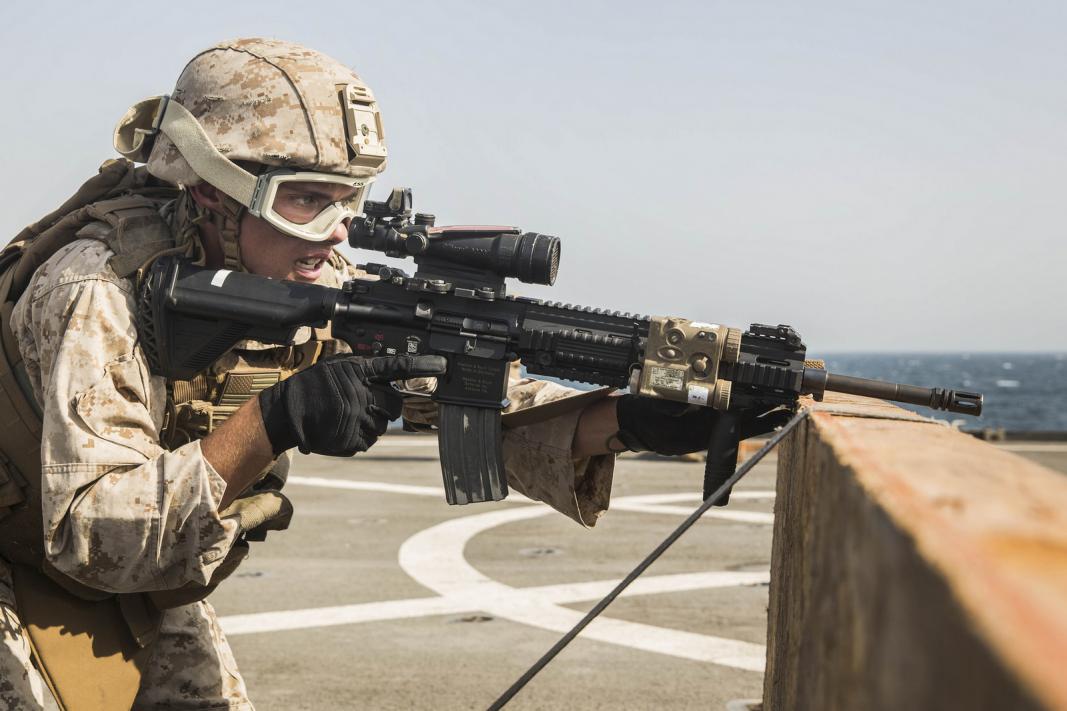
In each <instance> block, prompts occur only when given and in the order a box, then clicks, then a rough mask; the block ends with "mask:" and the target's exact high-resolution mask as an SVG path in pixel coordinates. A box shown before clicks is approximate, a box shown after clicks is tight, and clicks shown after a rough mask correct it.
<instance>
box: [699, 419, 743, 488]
mask: <svg viewBox="0 0 1067 711" xmlns="http://www.w3.org/2000/svg"><path fill="white" fill-rule="evenodd" d="M716 415H717V416H716V418H715V423H714V424H713V425H712V427H711V439H710V441H709V442H708V460H707V462H706V463H705V464H704V500H705V501H706V500H707V498H708V497H709V496H711V495H712V494H714V493H715V490H716V489H718V488H719V487H720V486H722V485H723V484H725V483H726V480H727V479H729V478H730V477H731V476H733V474H734V470H735V469H736V468H737V450H738V447H739V446H740V444H741V433H740V431H739V427H740V420H741V418H740V415H738V413H736V412H730V411H729V410H727V411H724V412H719V413H716ZM728 503H730V492H729V491H727V492H726V494H724V495H723V497H722V498H721V499H719V500H718V501H716V502H715V506H725V505H726V504H728Z"/></svg>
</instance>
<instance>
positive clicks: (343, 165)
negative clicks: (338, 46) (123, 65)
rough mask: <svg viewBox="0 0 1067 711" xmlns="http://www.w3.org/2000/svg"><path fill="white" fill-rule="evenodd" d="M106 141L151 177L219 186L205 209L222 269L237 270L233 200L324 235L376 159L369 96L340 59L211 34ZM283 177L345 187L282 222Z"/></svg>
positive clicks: (368, 178) (361, 193)
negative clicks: (218, 204)
mask: <svg viewBox="0 0 1067 711" xmlns="http://www.w3.org/2000/svg"><path fill="white" fill-rule="evenodd" d="M115 147H116V149H117V150H118V151H119V153H121V154H123V155H124V156H126V157H127V158H129V159H131V160H134V161H138V162H147V169H148V172H149V173H151V174H152V175H154V176H155V177H156V178H159V179H161V180H164V181H166V182H169V183H172V184H174V185H178V186H189V185H196V184H199V183H200V182H204V181H206V182H208V183H210V184H211V185H213V186H215V187H216V188H218V189H219V190H220V191H222V192H223V193H224V194H225V195H226V196H228V198H229V199H227V200H224V203H226V205H225V207H224V214H223V215H221V216H218V215H212V216H211V218H212V219H213V220H214V221H215V222H216V225H217V226H218V227H219V233H220V237H221V240H222V246H223V251H224V253H225V257H226V266H227V267H228V268H231V269H236V268H241V264H240V253H239V250H238V245H237V231H238V225H239V223H240V217H241V215H242V213H243V211H244V210H248V211H250V212H251V213H252V214H253V215H255V216H257V217H262V218H264V219H266V220H267V221H268V222H270V223H271V224H272V225H273V226H274V227H276V228H278V229H279V230H281V231H283V232H286V233H288V234H290V235H293V236H296V237H300V238H302V239H308V240H320V239H326V238H327V236H328V235H329V234H330V233H331V232H332V231H333V229H334V228H335V227H336V225H337V224H338V222H339V221H340V220H341V219H344V218H345V217H348V216H351V215H352V214H355V213H357V212H359V211H360V210H361V209H362V201H363V199H364V197H365V196H366V192H367V187H368V186H369V185H370V183H371V182H372V181H373V179H374V177H375V176H376V175H377V174H378V173H380V172H381V171H382V170H383V169H384V168H385V159H386V149H385V142H384V134H383V130H382V121H381V115H380V113H379V111H378V105H377V102H376V101H375V99H374V96H373V94H372V93H371V91H370V89H369V88H368V87H367V85H366V84H364V83H363V81H362V80H361V79H360V78H359V77H358V76H357V75H356V74H355V73H354V72H353V71H352V70H351V69H349V68H347V67H345V66H344V65H343V64H341V63H340V62H338V61H337V60H335V59H332V58H330V57H328V56H326V55H324V54H322V53H320V52H316V51H314V50H311V49H308V48H306V47H302V46H301V45H298V44H294V43H292V42H285V41H282V40H275V39H261V38H250V39H238V40H233V41H230V42H222V43H220V44H218V45H215V46H214V47H211V48H210V49H207V50H205V51H203V52H201V53H200V54H198V55H196V56H195V57H194V58H193V59H192V60H191V61H190V62H189V63H188V64H187V65H186V67H185V69H184V70H183V71H182V73H181V76H180V77H179V78H178V81H177V84H176V85H175V87H174V92H173V93H172V94H171V95H170V96H157V97H152V98H150V99H146V100H144V101H141V102H139V103H137V104H135V105H134V106H133V107H131V108H130V109H129V111H127V112H126V115H125V116H124V117H123V118H122V120H121V121H119V124H118V126H117V127H116V129H115ZM250 164H251V165H250ZM249 167H251V168H252V170H249V169H248V168H249ZM292 180H301V181H308V180H312V181H314V180H319V181H325V182H334V183H341V184H344V185H348V186H351V187H355V188H357V190H356V191H355V194H354V196H353V197H352V198H350V199H348V200H346V201H344V203H335V204H334V205H332V206H330V207H328V208H327V209H325V210H323V211H322V213H321V214H317V215H315V216H314V218H313V219H312V218H309V219H307V220H306V221H305V220H294V219H288V218H289V217H291V216H286V215H283V214H279V213H277V212H275V211H274V210H273V198H274V195H275V194H276V191H277V189H278V187H279V186H280V185H283V184H284V183H285V182H286V181H292Z"/></svg>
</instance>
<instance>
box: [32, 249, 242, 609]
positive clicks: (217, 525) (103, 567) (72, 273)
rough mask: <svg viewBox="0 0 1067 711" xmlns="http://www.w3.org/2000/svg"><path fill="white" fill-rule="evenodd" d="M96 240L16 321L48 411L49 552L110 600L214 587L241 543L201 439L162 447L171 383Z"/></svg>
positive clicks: (36, 282) (61, 255) (62, 254)
mask: <svg viewBox="0 0 1067 711" xmlns="http://www.w3.org/2000/svg"><path fill="white" fill-rule="evenodd" d="M110 254H111V252H110V251H109V250H108V249H107V248H106V247H105V246H104V245H103V244H102V243H99V242H95V241H77V242H74V243H73V244H71V245H70V246H69V247H66V248H64V249H62V250H60V251H59V252H58V253H57V254H56V255H55V256H53V258H52V259H50V260H49V261H48V262H46V263H45V264H44V265H43V266H42V267H41V268H40V269H38V270H37V273H36V274H35V275H34V278H33V280H32V281H31V283H30V286H29V288H28V289H27V291H26V293H25V294H24V295H23V297H22V298H21V299H20V300H19V302H18V304H17V306H16V308H15V312H14V313H13V315H12V325H13V327H14V329H13V330H14V332H15V337H16V340H17V341H18V343H19V348H20V351H21V353H22V356H23V359H24V362H25V365H26V370H27V374H28V376H29V378H30V382H31V383H32V386H33V388H34V391H35V395H36V397H37V400H38V402H39V404H40V405H41V408H42V411H43V437H42V443H41V464H42V500H43V502H42V503H43V505H42V509H43V517H44V528H45V530H44V543H45V555H46V556H47V558H48V561H49V562H50V563H51V564H52V565H53V566H54V567H55V568H56V569H58V570H59V571H61V572H62V573H64V574H66V575H68V576H70V577H71V578H74V579H75V580H77V581H78V582H81V583H83V584H85V585H88V586H90V587H93V588H96V589H100V590H105V591H109V592H135V591H142V590H159V589H168V588H174V587H178V586H181V585H183V584H185V583H187V582H195V583H201V584H202V583H206V582H207V580H208V579H209V578H210V576H211V572H212V571H213V570H214V569H215V567H217V565H218V564H219V563H221V561H222V559H223V558H224V556H225V554H226V552H227V551H228V550H229V548H230V546H231V545H232V544H233V540H234V538H235V536H236V535H237V529H236V523H235V522H234V521H233V520H225V521H224V520H222V519H221V518H220V517H219V515H218V512H217V511H218V505H219V502H220V500H221V498H222V493H223V490H224V488H225V481H224V480H223V479H222V478H221V477H220V476H219V474H218V473H217V472H216V471H215V470H214V469H213V468H212V466H211V465H210V464H209V463H208V462H207V461H206V460H205V459H204V456H203V454H202V452H201V449H200V443H199V442H191V443H189V444H186V445H184V446H182V447H180V448H178V449H176V450H174V451H166V450H164V449H163V448H162V447H161V446H160V444H159V436H158V433H159V432H160V429H161V427H162V423H163V415H164V410H165V407H166V390H165V383H164V380H163V379H162V378H160V377H158V376H152V375H150V373H149V369H148V366H147V363H146V362H145V358H144V354H143V352H142V350H141V349H140V347H139V346H138V344H137V332H136V328H135V324H134V318H133V313H134V306H135V303H134V295H133V293H132V287H131V284H130V282H129V281H128V280H125V279H120V278H118V277H117V276H116V275H115V273H114V272H113V271H112V270H111V269H110V267H108V265H107V260H108V257H109V256H110Z"/></svg>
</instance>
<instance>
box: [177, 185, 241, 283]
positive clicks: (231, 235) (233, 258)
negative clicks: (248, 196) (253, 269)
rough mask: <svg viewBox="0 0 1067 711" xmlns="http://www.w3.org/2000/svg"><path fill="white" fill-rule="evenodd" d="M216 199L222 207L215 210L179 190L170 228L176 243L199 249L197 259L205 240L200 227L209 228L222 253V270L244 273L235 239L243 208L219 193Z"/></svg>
mask: <svg viewBox="0 0 1067 711" xmlns="http://www.w3.org/2000/svg"><path fill="white" fill-rule="evenodd" d="M219 197H221V198H222V204H221V205H220V206H219V210H218V211H216V210H212V209H210V208H207V207H204V206H203V205H201V204H200V203H198V202H197V201H196V200H195V199H193V196H192V194H191V193H190V192H189V190H188V189H185V190H183V191H182V194H181V196H180V197H179V198H178V203H177V205H176V207H175V214H174V220H175V221H174V229H175V231H176V233H177V237H178V241H179V242H180V243H185V242H187V241H191V242H193V243H195V244H197V245H198V246H199V247H200V252H201V255H200V256H202V257H203V256H204V247H203V243H204V241H205V239H206V235H205V234H204V232H205V230H204V226H205V225H211V226H212V228H214V232H215V235H216V236H217V238H218V243H219V248H220V250H221V251H222V266H223V268H224V269H229V270H231V271H235V272H247V271H248V270H247V269H245V267H244V264H243V263H242V262H241V246H240V243H239V240H238V238H239V236H240V232H241V218H242V217H243V216H244V211H245V209H246V208H245V207H244V205H241V204H240V203H239V202H237V201H236V200H234V199H233V198H231V197H230V196H228V195H226V194H225V193H223V192H221V191H220V192H219Z"/></svg>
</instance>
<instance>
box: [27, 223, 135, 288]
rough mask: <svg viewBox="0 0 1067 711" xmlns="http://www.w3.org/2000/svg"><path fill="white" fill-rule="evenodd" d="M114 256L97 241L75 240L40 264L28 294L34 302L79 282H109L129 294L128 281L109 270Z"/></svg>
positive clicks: (107, 246) (130, 286) (108, 247)
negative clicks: (57, 288) (48, 292)
mask: <svg viewBox="0 0 1067 711" xmlns="http://www.w3.org/2000/svg"><path fill="white" fill-rule="evenodd" d="M113 256H114V252H113V251H112V249H111V247H110V246H109V245H108V244H107V243H106V242H102V241H100V240H99V239H93V238H83V239H75V240H74V241H73V242H71V243H70V244H67V245H65V246H63V247H61V248H60V249H58V250H57V251H56V253H55V254H53V255H52V256H51V257H49V258H48V260H47V261H46V262H45V263H44V264H42V265H41V266H40V267H39V268H38V269H37V271H36V272H35V273H34V275H33V279H32V281H31V282H30V286H29V289H28V290H27V291H28V292H29V293H32V294H33V295H34V296H33V298H38V297H40V296H42V295H43V294H44V293H46V292H47V291H50V290H52V289H54V288H56V287H59V286H64V285H69V284H75V283H78V282H88V281H104V282H112V283H114V284H116V285H117V286H119V287H121V288H123V289H124V290H132V288H133V287H132V285H131V284H130V281H129V280H128V279H124V278H122V277H120V276H118V275H117V274H116V273H115V270H114V269H112V268H111V264H110V262H111V258H112V257H113Z"/></svg>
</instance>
